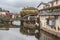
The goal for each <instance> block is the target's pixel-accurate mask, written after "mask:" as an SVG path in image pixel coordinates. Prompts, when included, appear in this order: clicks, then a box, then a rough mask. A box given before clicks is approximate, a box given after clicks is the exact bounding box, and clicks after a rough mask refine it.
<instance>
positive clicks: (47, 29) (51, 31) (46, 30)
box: [40, 27, 60, 38]
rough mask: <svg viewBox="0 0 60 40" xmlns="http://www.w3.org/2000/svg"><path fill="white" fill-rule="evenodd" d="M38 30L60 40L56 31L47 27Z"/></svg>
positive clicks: (59, 34) (59, 35) (59, 33)
mask: <svg viewBox="0 0 60 40" xmlns="http://www.w3.org/2000/svg"><path fill="white" fill-rule="evenodd" d="M40 29H41V30H43V31H45V32H47V33H50V34H52V35H55V36H57V37H59V38H60V32H59V31H56V30H54V29H51V28H49V27H41V28H40Z"/></svg>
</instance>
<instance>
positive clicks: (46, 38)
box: [39, 30, 60, 40]
mask: <svg viewBox="0 0 60 40" xmlns="http://www.w3.org/2000/svg"><path fill="white" fill-rule="evenodd" d="M39 40H60V38H58V37H57V36H54V35H52V34H49V33H47V32H45V31H43V30H40V38H39Z"/></svg>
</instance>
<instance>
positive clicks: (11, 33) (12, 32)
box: [0, 28, 37, 40]
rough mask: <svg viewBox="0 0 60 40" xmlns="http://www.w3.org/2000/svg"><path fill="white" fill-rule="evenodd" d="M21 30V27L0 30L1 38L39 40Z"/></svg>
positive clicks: (3, 39)
mask: <svg viewBox="0 0 60 40" xmlns="http://www.w3.org/2000/svg"><path fill="white" fill-rule="evenodd" d="M19 30H20V29H19V28H9V30H0V40H37V39H36V38H35V36H28V35H23V34H21V33H20V31H19Z"/></svg>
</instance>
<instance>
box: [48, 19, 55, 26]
mask: <svg viewBox="0 0 60 40" xmlns="http://www.w3.org/2000/svg"><path fill="white" fill-rule="evenodd" d="M47 25H49V26H54V25H55V20H54V19H47Z"/></svg>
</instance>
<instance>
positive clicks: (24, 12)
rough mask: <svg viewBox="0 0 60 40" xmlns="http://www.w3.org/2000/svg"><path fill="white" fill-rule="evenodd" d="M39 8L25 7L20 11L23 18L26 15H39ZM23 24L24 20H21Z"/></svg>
mask: <svg viewBox="0 0 60 40" xmlns="http://www.w3.org/2000/svg"><path fill="white" fill-rule="evenodd" d="M37 14H38V9H37V8H34V7H27V8H23V9H22V11H20V15H21V18H23V17H24V16H26V15H37ZM21 25H23V20H21Z"/></svg>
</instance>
